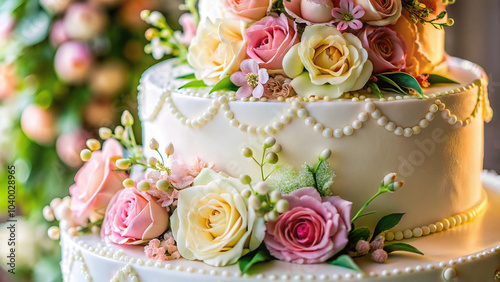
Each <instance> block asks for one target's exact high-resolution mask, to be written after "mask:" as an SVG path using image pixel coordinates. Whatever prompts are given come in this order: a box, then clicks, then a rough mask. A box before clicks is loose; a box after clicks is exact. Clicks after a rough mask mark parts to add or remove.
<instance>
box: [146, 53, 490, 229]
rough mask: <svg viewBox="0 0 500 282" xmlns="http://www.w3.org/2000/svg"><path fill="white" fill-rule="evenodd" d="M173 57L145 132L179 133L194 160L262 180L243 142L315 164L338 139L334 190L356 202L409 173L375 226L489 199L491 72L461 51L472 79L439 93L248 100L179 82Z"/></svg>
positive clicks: (457, 72) (443, 214) (459, 75)
mask: <svg viewBox="0 0 500 282" xmlns="http://www.w3.org/2000/svg"><path fill="white" fill-rule="evenodd" d="M172 65H173V64H172V62H166V63H162V64H160V65H158V66H157V67H153V68H152V69H150V70H149V71H148V72H146V74H145V75H144V76H143V79H142V81H141V94H140V101H139V102H140V113H141V119H142V126H143V137H144V140H145V142H148V140H149V139H151V138H155V139H156V140H158V142H159V143H160V144H163V145H166V144H168V143H169V142H172V143H173V145H174V147H175V152H176V154H178V156H180V157H182V158H183V159H184V161H185V162H186V163H187V164H189V163H190V162H191V160H192V158H193V157H198V158H200V159H201V160H203V161H205V162H211V163H213V164H215V169H217V170H221V171H224V172H226V173H228V174H230V175H232V176H235V177H238V176H239V175H240V174H243V173H244V174H249V175H251V176H252V178H254V179H260V168H259V167H258V166H257V165H256V164H255V163H254V161H253V160H251V159H249V158H245V157H244V156H243V155H242V152H241V151H242V148H244V147H250V148H252V149H254V148H255V149H256V150H255V152H256V153H257V152H260V150H261V147H262V143H263V140H264V139H265V138H266V137H267V136H274V137H275V138H276V140H277V143H278V144H280V145H281V147H282V151H281V152H280V154H279V156H280V162H279V164H280V165H291V166H293V167H295V168H300V166H301V165H303V164H304V163H305V162H307V163H315V162H316V161H317V156H318V155H319V154H320V153H321V152H322V151H323V150H324V149H326V148H328V149H330V150H331V151H332V157H331V158H330V159H329V160H328V161H329V163H330V165H331V168H332V170H333V171H334V172H335V174H336V177H335V178H334V183H333V185H332V187H331V189H332V191H333V194H334V195H338V196H341V197H342V198H343V199H346V200H349V201H352V202H353V203H354V206H353V211H356V210H358V209H359V207H360V206H361V205H362V204H363V203H364V202H365V201H366V200H368V199H369V198H370V197H371V196H372V195H373V194H374V193H376V191H377V189H378V186H379V184H380V180H381V179H382V178H383V177H384V176H385V175H386V174H387V173H390V172H396V173H398V179H400V180H404V181H405V185H404V188H403V189H402V190H401V191H400V192H397V193H394V194H388V195H384V196H383V197H379V198H377V199H376V200H375V201H373V202H372V204H371V205H370V210H374V211H377V212H378V213H377V215H373V216H371V217H367V218H362V219H361V220H360V222H359V224H366V225H368V226H372V227H373V225H374V222H376V220H374V217H375V218H377V219H378V218H379V217H381V216H382V215H385V214H387V213H392V212H404V213H406V214H405V216H404V218H403V220H402V221H401V223H400V224H399V225H398V226H397V229H399V230H403V229H408V228H409V229H413V228H415V227H421V226H426V225H428V224H431V223H435V222H437V221H441V220H443V219H444V218H447V217H450V216H453V215H455V214H459V213H462V212H464V211H466V210H469V209H471V208H473V207H474V206H476V205H478V204H480V203H481V201H482V197H483V196H482V195H483V194H482V187H481V181H480V175H481V171H482V161H483V122H484V120H483V115H482V112H483V108H484V107H487V106H486V105H484V101H485V95H486V92H485V89H486V86H485V84H486V79H485V76H484V74H483V73H482V72H481V71H480V70H479V68H477V67H476V66H471V65H469V64H466V62H464V61H461V60H458V59H453V60H452V62H451V64H450V67H451V72H450V77H452V78H454V79H457V80H458V81H460V82H461V83H462V85H460V86H456V85H455V86H451V87H450V86H448V87H440V88H434V89H428V90H427V92H429V91H431V92H432V93H433V94H430V93H427V95H428V96H427V97H426V98H424V99H418V98H413V99H401V97H393V98H390V100H388V101H384V100H379V99H378V98H377V99H375V98H372V99H361V100H360V99H359V98H357V97H356V98H354V99H349V100H345V99H344V100H343V101H342V100H341V101H339V100H335V101H324V100H322V101H315V102H311V101H309V102H304V101H301V100H297V99H296V100H294V101H289V102H262V101H257V102H250V101H247V102H244V101H241V100H233V99H231V98H228V97H227V96H219V97H216V96H214V97H212V96H208V95H205V96H204V97H198V96H200V95H198V96H197V95H195V94H194V93H191V95H188V94H189V93H186V92H184V94H181V93H179V91H175V90H173V88H172V87H169V83H168V81H169V80H172V81H173V80H174V77H175V76H176V74H175V70H174V67H172ZM464 65H466V66H469V68H466V67H464ZM158 73H162V75H159V74H158ZM159 77H161V79H159ZM165 79H166V80H165ZM174 84H175V83H174ZM170 86H171V85H170ZM362 98H363V97H362ZM358 100H359V101H358ZM145 150H146V151H147V150H148V149H145ZM146 155H153V152H151V151H147V152H146Z"/></svg>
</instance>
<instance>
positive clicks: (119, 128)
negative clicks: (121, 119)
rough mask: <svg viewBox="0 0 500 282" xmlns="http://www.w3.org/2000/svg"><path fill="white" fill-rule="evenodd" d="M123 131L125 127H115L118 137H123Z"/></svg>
mask: <svg viewBox="0 0 500 282" xmlns="http://www.w3.org/2000/svg"><path fill="white" fill-rule="evenodd" d="M123 131H124V129H123V127H122V126H120V125H118V126H117V127H115V136H116V138H119V139H121V138H122V137H123Z"/></svg>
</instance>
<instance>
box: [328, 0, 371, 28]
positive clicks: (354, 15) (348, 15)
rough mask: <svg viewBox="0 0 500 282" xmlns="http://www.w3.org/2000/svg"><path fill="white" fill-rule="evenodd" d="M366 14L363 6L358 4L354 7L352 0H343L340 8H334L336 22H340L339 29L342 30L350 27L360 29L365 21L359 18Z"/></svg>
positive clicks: (333, 13) (333, 14)
mask: <svg viewBox="0 0 500 282" xmlns="http://www.w3.org/2000/svg"><path fill="white" fill-rule="evenodd" d="M364 15H365V10H364V9H363V6H361V5H357V6H356V7H354V3H353V2H352V0H341V1H340V8H333V10H332V16H333V17H334V18H335V22H338V23H339V24H338V25H337V29H338V30H340V31H342V30H345V29H347V28H348V27H350V28H352V29H360V28H362V27H363V23H362V22H361V21H360V20H359V19H360V18H361V17H362V16H364Z"/></svg>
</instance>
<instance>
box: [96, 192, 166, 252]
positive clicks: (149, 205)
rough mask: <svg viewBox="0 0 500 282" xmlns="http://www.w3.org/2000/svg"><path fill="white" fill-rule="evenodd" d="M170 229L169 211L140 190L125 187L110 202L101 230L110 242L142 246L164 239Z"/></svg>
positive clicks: (102, 236) (103, 236) (103, 237)
mask: <svg viewBox="0 0 500 282" xmlns="http://www.w3.org/2000/svg"><path fill="white" fill-rule="evenodd" d="M167 228H168V212H167V209H166V208H163V207H162V206H161V205H160V204H158V203H157V202H156V200H155V199H154V198H153V197H151V196H150V195H148V194H147V193H145V192H140V191H139V190H137V188H135V187H132V188H125V189H122V190H121V191H119V192H118V193H116V195H115V196H114V197H113V198H112V199H111V201H110V202H109V206H108V208H107V209H106V215H105V216H104V223H103V224H102V229H101V238H102V239H103V240H104V241H106V242H111V243H115V244H125V245H138V244H143V243H146V242H147V241H149V240H151V239H154V238H155V237H158V236H160V235H161V234H163V232H165V230H167Z"/></svg>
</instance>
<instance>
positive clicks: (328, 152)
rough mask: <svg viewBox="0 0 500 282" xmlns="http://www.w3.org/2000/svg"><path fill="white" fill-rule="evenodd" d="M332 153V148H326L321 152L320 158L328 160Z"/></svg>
mask: <svg viewBox="0 0 500 282" xmlns="http://www.w3.org/2000/svg"><path fill="white" fill-rule="evenodd" d="M331 155H332V150H330V149H324V150H323V152H321V154H320V155H319V159H320V160H321V161H326V160H328V159H329V158H330V156H331Z"/></svg>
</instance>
